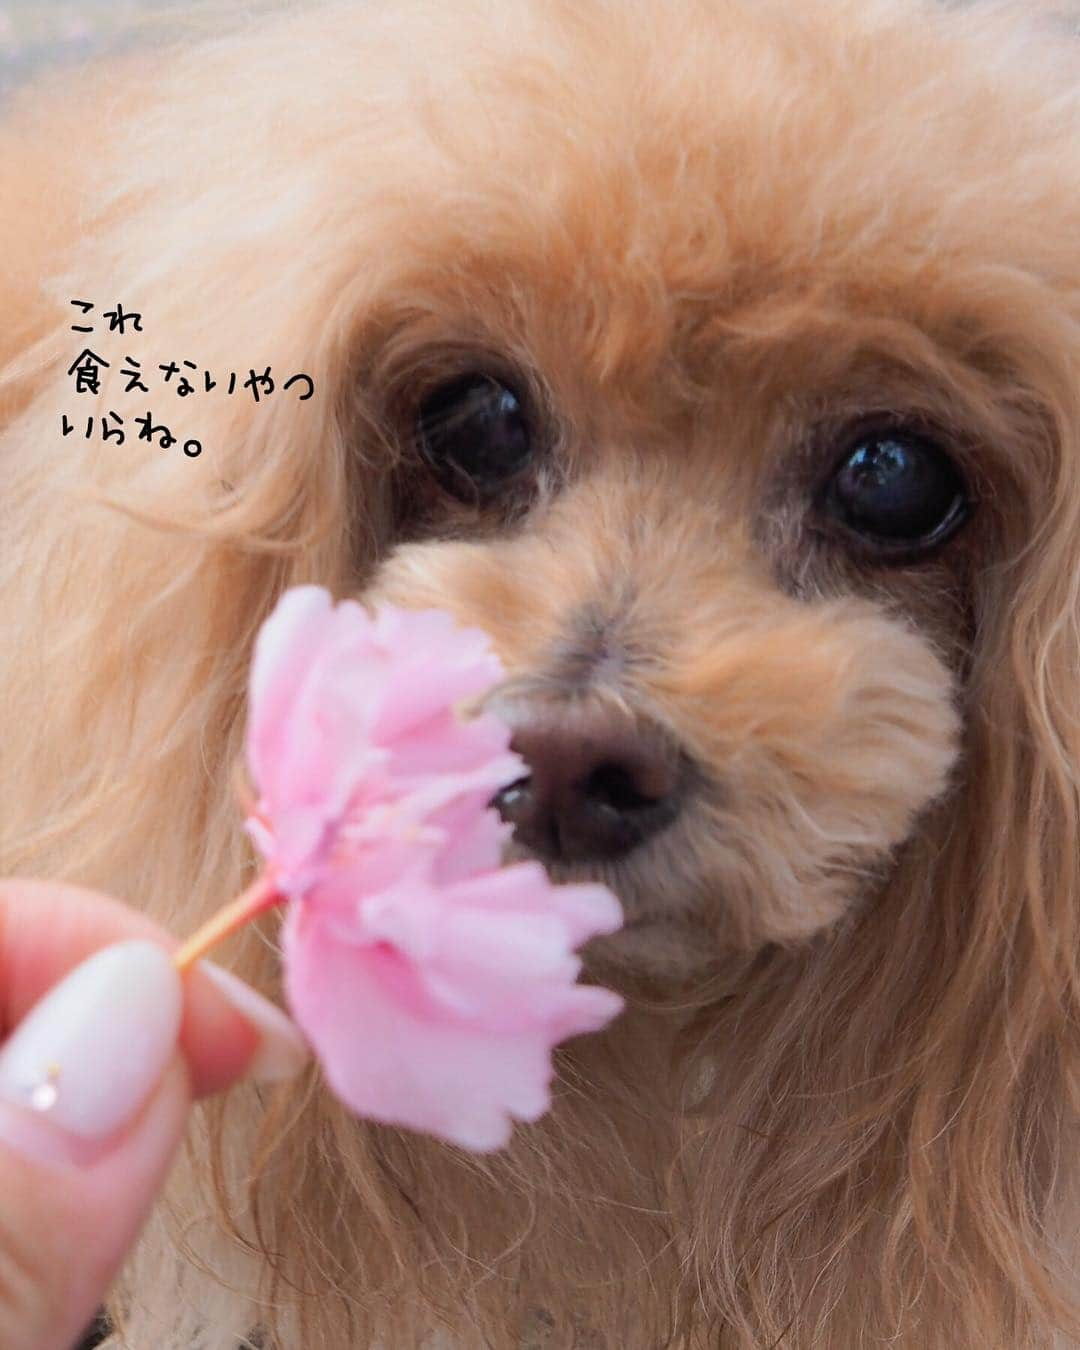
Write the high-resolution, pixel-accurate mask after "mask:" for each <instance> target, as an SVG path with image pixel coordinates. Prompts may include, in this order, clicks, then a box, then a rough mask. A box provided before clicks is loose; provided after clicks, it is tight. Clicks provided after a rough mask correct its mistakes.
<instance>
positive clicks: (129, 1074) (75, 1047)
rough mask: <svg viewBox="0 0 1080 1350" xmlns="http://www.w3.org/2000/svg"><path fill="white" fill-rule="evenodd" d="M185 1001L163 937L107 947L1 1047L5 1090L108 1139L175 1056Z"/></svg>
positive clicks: (41, 1112) (78, 1133) (76, 1130)
mask: <svg viewBox="0 0 1080 1350" xmlns="http://www.w3.org/2000/svg"><path fill="white" fill-rule="evenodd" d="M182 1006H183V989H182V986H181V983H180V977H179V975H178V974H177V972H176V970H175V968H174V966H173V963H172V960H171V958H170V956H169V953H168V952H167V951H165V949H164V948H163V947H159V946H158V945H157V944H156V943H153V942H142V941H138V942H121V943H118V944H116V945H115V946H112V947H104V948H102V950H101V951H99V952H95V953H94V955H93V956H91V957H89V958H88V959H87V960H86V961H84V962H83V963H82V964H81V965H79V966H76V967H75V969H74V970H73V971H71V972H70V973H69V974H68V975H67V976H65V978H64V979H63V980H61V981H60V983H59V984H58V985H56V986H55V987H54V988H53V989H51V990H50V991H49V992H48V993H47V994H46V995H45V996H44V998H42V999H41V1001H40V1002H39V1003H37V1004H35V1006H34V1007H33V1008H31V1010H30V1011H29V1013H27V1015H26V1016H25V1017H24V1018H23V1020H22V1021H21V1022H20V1023H19V1025H18V1026H17V1027H16V1028H15V1030H14V1031H13V1032H12V1034H11V1036H10V1037H9V1038H8V1040H7V1041H6V1042H5V1044H4V1045H3V1046H2V1047H0V1100H2V1101H5V1102H9V1103H11V1104H12V1105H14V1106H18V1107H22V1108H23V1109H24V1110H25V1111H26V1112H28V1113H29V1117H30V1118H31V1119H32V1118H33V1117H35V1116H36V1117H38V1118H40V1119H42V1120H44V1121H48V1122H49V1124H50V1125H51V1126H53V1127H56V1128H57V1129H60V1130H63V1131H65V1132H66V1133H67V1134H70V1135H73V1136H75V1137H76V1138H77V1139H82V1140H88V1141H95V1142H96V1141H101V1140H104V1139H107V1138H108V1137H109V1136H110V1135H112V1134H115V1133H116V1132H117V1131H118V1130H120V1129H122V1128H123V1126H124V1125H126V1124H127V1123H128V1122H129V1121H130V1120H132V1119H133V1118H134V1116H135V1115H136V1114H137V1113H138V1111H139V1108H140V1107H141V1106H142V1105H143V1103H144V1102H145V1101H146V1099H147V1098H148V1097H149V1095H150V1093H151V1092H152V1091H153V1089H154V1087H155V1086H156V1084H157V1082H158V1080H159V1079H160V1077H161V1075H162V1072H163V1071H164V1069H165V1066H166V1065H167V1064H168V1062H169V1060H170V1059H171V1058H172V1056H173V1054H174V1052H175V1050H176V1044H177V1038H178V1036H179V1034H180V1018H181V1009H182ZM26 1123H27V1124H29V1123H30V1121H29V1119H28V1120H27V1122H26Z"/></svg>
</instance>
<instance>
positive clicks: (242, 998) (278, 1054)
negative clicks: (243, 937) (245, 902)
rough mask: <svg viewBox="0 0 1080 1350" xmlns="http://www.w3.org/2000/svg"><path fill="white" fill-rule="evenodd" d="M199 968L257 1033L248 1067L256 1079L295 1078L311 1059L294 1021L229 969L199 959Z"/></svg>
mask: <svg viewBox="0 0 1080 1350" xmlns="http://www.w3.org/2000/svg"><path fill="white" fill-rule="evenodd" d="M197 969H199V970H200V971H201V972H202V973H203V974H204V975H205V976H206V977H207V978H208V979H209V980H210V981H211V982H212V983H213V984H214V985H215V986H216V987H217V989H218V990H219V992H220V993H221V994H222V995H224V997H225V998H226V999H227V1000H228V1001H229V1003H231V1004H232V1006H233V1007H234V1008H235V1009H236V1011H237V1012H238V1013H239V1014H240V1016H241V1017H243V1019H244V1020H245V1022H247V1023H248V1025H249V1026H251V1027H252V1028H253V1029H254V1030H255V1031H256V1032H258V1035H259V1047H258V1049H257V1050H256V1051H255V1057H254V1058H253V1059H252V1061H251V1063H250V1065H249V1066H248V1070H247V1072H248V1074H249V1076H250V1077H252V1078H254V1079H255V1080H256V1081H257V1082H263V1083H273V1082H278V1081H280V1080H281V1079H285V1078H295V1077H296V1075H297V1074H298V1073H299V1072H300V1070H301V1069H302V1068H303V1067H304V1065H305V1064H306V1063H307V1062H308V1060H309V1059H310V1058H311V1054H310V1051H309V1050H308V1047H307V1043H306V1041H305V1040H304V1038H303V1036H301V1034H300V1032H299V1030H298V1029H297V1027H296V1024H295V1023H294V1022H293V1021H291V1020H290V1019H289V1018H288V1017H286V1016H285V1014H284V1013H283V1012H282V1011H281V1009H280V1008H279V1007H277V1006H276V1005H275V1004H273V1003H271V1002H270V1000H269V999H266V998H263V996H262V994H260V993H257V992H256V991H255V990H254V989H252V987H251V986H250V985H249V984H245V983H244V981H243V980H241V979H238V978H237V977H236V976H235V975H234V974H233V973H232V971H231V970H226V969H225V968H224V967H223V966H219V965H215V964H214V962H213V961H200V962H199V963H198V967H197Z"/></svg>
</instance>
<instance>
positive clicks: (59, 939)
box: [0, 879, 307, 1096]
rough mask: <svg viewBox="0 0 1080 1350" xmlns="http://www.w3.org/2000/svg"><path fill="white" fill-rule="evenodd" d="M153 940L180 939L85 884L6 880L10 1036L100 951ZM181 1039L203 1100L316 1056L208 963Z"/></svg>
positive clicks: (0, 1009) (202, 966) (1, 979)
mask: <svg viewBox="0 0 1080 1350" xmlns="http://www.w3.org/2000/svg"><path fill="white" fill-rule="evenodd" d="M129 938H145V939H147V940H149V941H151V942H156V943H158V944H159V945H160V946H162V947H164V948H166V950H168V951H172V950H174V949H175V947H176V946H177V942H176V940H175V938H173V936H172V935H171V934H169V933H167V932H166V931H165V930H164V929H162V928H160V927H159V926H158V925H157V924H155V923H154V922H153V921H152V920H151V919H149V918H148V917H147V916H146V915H145V914H140V913H139V912H138V911H137V910H133V909H130V908H129V907H128V906H126V905H123V904H121V903H120V902H119V901H117V900H113V899H111V898H110V897H109V896H105V895H101V894H99V893H98V892H96V891H91V890H88V889H86V888H85V887H81V886H73V885H66V884H64V885H62V884H59V883H54V882H45V881H36V880H14V879H12V880H4V881H0V1038H2V1037H3V1036H6V1035H7V1034H8V1032H9V1031H10V1030H11V1029H12V1028H13V1027H14V1026H15V1025H16V1024H17V1023H18V1022H19V1021H20V1020H21V1019H22V1017H23V1016H24V1015H25V1014H26V1012H27V1011H28V1010H29V1009H30V1008H31V1007H32V1006H33V1005H34V1004H35V1003H36V1002H37V1001H38V999H39V998H40V997H41V996H42V995H43V994H44V993H45V991H46V990H47V989H49V988H50V987H51V986H52V985H54V984H55V983H56V982H57V981H58V980H59V979H61V978H62V977H63V976H64V975H66V974H67V972H68V971H70V970H72V969H73V968H74V967H75V966H77V965H78V964H79V963H80V962H81V961H82V960H84V959H85V958H86V957H87V956H89V955H90V954H91V953H92V952H95V951H97V950H98V949H99V948H101V947H104V946H107V945H109V944H111V943H114V942H120V941H123V940H125V939H129ZM180 1045H181V1048H182V1050H183V1052H184V1055H185V1057H186V1059H187V1061H188V1066H189V1070H190V1074H191V1083H192V1090H193V1092H194V1094H195V1095H196V1096H204V1095H206V1094H207V1093H210V1092H217V1091H220V1090H221V1089H222V1088H224V1087H227V1086H228V1085H229V1084H230V1083H232V1082H234V1081H236V1079H237V1078H239V1077H241V1076H242V1075H243V1074H245V1073H253V1074H255V1075H256V1076H258V1077H260V1078H263V1079H278V1078H286V1077H289V1076H291V1075H292V1074H294V1073H296V1072H298V1071H299V1069H300V1068H301V1067H302V1066H303V1064H304V1062H305V1061H306V1059H307V1052H306V1048H305V1046H304V1044H303V1041H302V1039H301V1038H300V1035H299V1033H298V1032H297V1031H296V1028H295V1027H294V1026H293V1024H292V1023H291V1022H290V1021H289V1019H288V1018H286V1017H285V1015H284V1014H283V1013H282V1012H281V1011H280V1010H279V1009H278V1008H276V1007H275V1006H274V1005H273V1004H271V1003H269V1002H268V1001H267V1000H265V999H263V998H261V996H259V995H258V994H256V993H255V991H254V990H252V989H250V988H249V987H248V986H247V985H244V984H243V983H242V982H241V981H239V980H237V979H235V977H230V976H229V975H228V973H227V972H225V971H222V970H220V968H218V967H215V966H212V965H211V964H210V963H209V962H200V963H199V965H197V966H196V967H195V968H194V969H193V970H192V971H191V972H190V973H189V975H188V976H187V977H186V978H185V980H184V1006H183V1020H182V1026H181V1033H180Z"/></svg>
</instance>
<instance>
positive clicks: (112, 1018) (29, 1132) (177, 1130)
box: [0, 941, 191, 1350]
mask: <svg viewBox="0 0 1080 1350" xmlns="http://www.w3.org/2000/svg"><path fill="white" fill-rule="evenodd" d="M118 991H122V992H118ZM183 997H184V993H183V986H182V984H181V981H180V978H179V976H178V975H177V973H176V970H175V968H174V967H173V965H172V962H171V961H170V959H169V957H168V954H167V953H166V952H165V951H164V950H163V948H162V947H161V945H160V944H158V943H154V942H147V941H128V942H123V943H119V944H115V945H112V946H108V947H105V948H102V949H101V950H99V951H97V952H96V953H95V954H94V955H93V956H91V957H90V958H89V959H88V960H87V961H85V962H83V963H82V964H81V965H79V966H77V967H76V968H75V969H74V970H73V971H71V972H70V973H69V974H68V975H67V976H66V977H65V978H64V979H63V980H61V981H60V983H59V984H57V985H55V986H54V987H53V988H52V989H51V990H50V991H49V993H48V994H47V995H46V996H45V997H44V998H43V999H42V1000H40V1001H39V1002H38V1003H37V1004H36V1005H35V1006H34V1008H33V1009H32V1010H31V1011H30V1012H29V1014H28V1015H27V1016H26V1017H25V1018H23V1020H22V1021H21V1022H20V1023H19V1025H18V1026H17V1028H16V1029H15V1031H14V1032H13V1033H12V1035H11V1036H10V1037H9V1038H8V1039H7V1040H6V1041H5V1042H4V1044H3V1046H2V1047H0V1196H2V1197H3V1200H2V1203H0V1345H4V1346H8V1345H10V1346H27V1347H30V1346H33V1347H35V1350H66V1347H68V1346H70V1345H71V1344H72V1342H73V1340H74V1338H75V1337H76V1336H77V1334H78V1332H79V1330H80V1329H81V1328H82V1327H83V1326H85V1325H86V1323H87V1322H88V1321H89V1319H90V1317H91V1316H92V1314H93V1311H94V1309H95V1308H96V1307H97V1306H98V1304H99V1302H100V1301H101V1298H102V1296H103V1295H104V1293H105V1291H106V1289H107V1288H108V1286H109V1284H110V1283H111V1281H112V1279H113V1277H114V1275H115V1273H116V1270H117V1268H118V1267H119V1265H120V1263H121V1262H122V1260H123V1257H124V1254H125V1253H126V1251H127V1250H128V1248H129V1246H130V1245H131V1243H132V1242H133V1241H134V1239H135V1237H136V1235H137V1233H138V1231H139V1229H140V1227H141V1226H142V1223H143V1221H144V1220H145V1217H146V1215H147V1213H148V1212H149V1209H150V1207H151V1205H152V1204H153V1200H154V1196H155V1195H156V1193H157V1191H158V1189H159V1187H160V1186H161V1184H162V1182H163V1180H164V1176H165V1173H166V1171H167V1169H168V1166H169V1163H170V1161H171V1159H172V1157H173V1156H174V1154H175V1152H176V1149H177V1147H178V1145H179V1143H180V1140H181V1138H182V1136H183V1131H184V1127H185V1125H186V1122H187V1118H188V1114H189V1109H190V1106H191V1089H190V1082H189V1079H188V1074H187V1070H186V1068H185V1065H184V1060H183V1057H182V1056H181V1054H180V1053H179V1049H178V1038H179V1032H180V1022H181V1016H182V1008H183Z"/></svg>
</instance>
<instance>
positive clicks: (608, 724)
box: [492, 706, 679, 862]
mask: <svg viewBox="0 0 1080 1350" xmlns="http://www.w3.org/2000/svg"><path fill="white" fill-rule="evenodd" d="M510 744H511V747H512V749H514V750H516V751H517V753H518V754H519V755H521V756H522V758H523V759H524V760H525V762H526V764H527V765H528V767H529V774H528V776H527V777H525V778H520V779H518V780H517V782H515V783H511V784H510V785H509V786H508V787H505V788H503V790H502V791H501V792H499V793H498V794H497V795H496V796H495V798H494V799H493V801H492V805H493V806H494V807H495V808H496V809H497V810H498V812H499V814H500V815H501V816H502V818H503V820H505V821H506V822H507V823H509V824H511V825H513V826H514V839H515V840H516V841H517V842H518V843H521V844H524V845H525V846H526V847H527V848H529V849H530V850H531V851H532V852H533V853H535V854H537V855H538V856H539V857H541V858H543V859H545V860H546V861H550V862H598V861H601V860H604V859H612V858H617V857H619V856H621V855H622V854H624V853H627V852H629V851H630V849H632V848H634V847H635V846H636V845H637V844H639V843H641V842H642V840H644V839H646V838H648V837H649V836H650V835H652V834H655V833H656V832H657V831H658V830H661V829H663V828H664V827H665V826H667V825H669V824H670V823H671V822H672V821H673V820H674V819H675V817H676V815H677V814H678V804H677V789H678V785H679V760H678V756H677V754H676V753H675V751H674V748H673V747H672V746H670V745H669V743H668V742H667V741H666V740H665V739H664V737H662V736H661V735H660V734H659V732H657V731H656V730H655V729H651V728H648V727H642V726H640V725H638V724H637V723H636V722H635V720H634V719H632V718H631V717H630V716H629V715H624V714H622V713H620V712H618V711H616V710H609V709H604V708H587V709H574V708H570V707H569V706H568V707H567V708H565V709H562V710H558V709H547V710H545V711H544V712H543V713H538V712H536V711H530V712H529V713H528V714H526V715H524V716H522V717H520V718H518V719H515V720H514V734H513V738H512V740H511V742H510Z"/></svg>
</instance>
